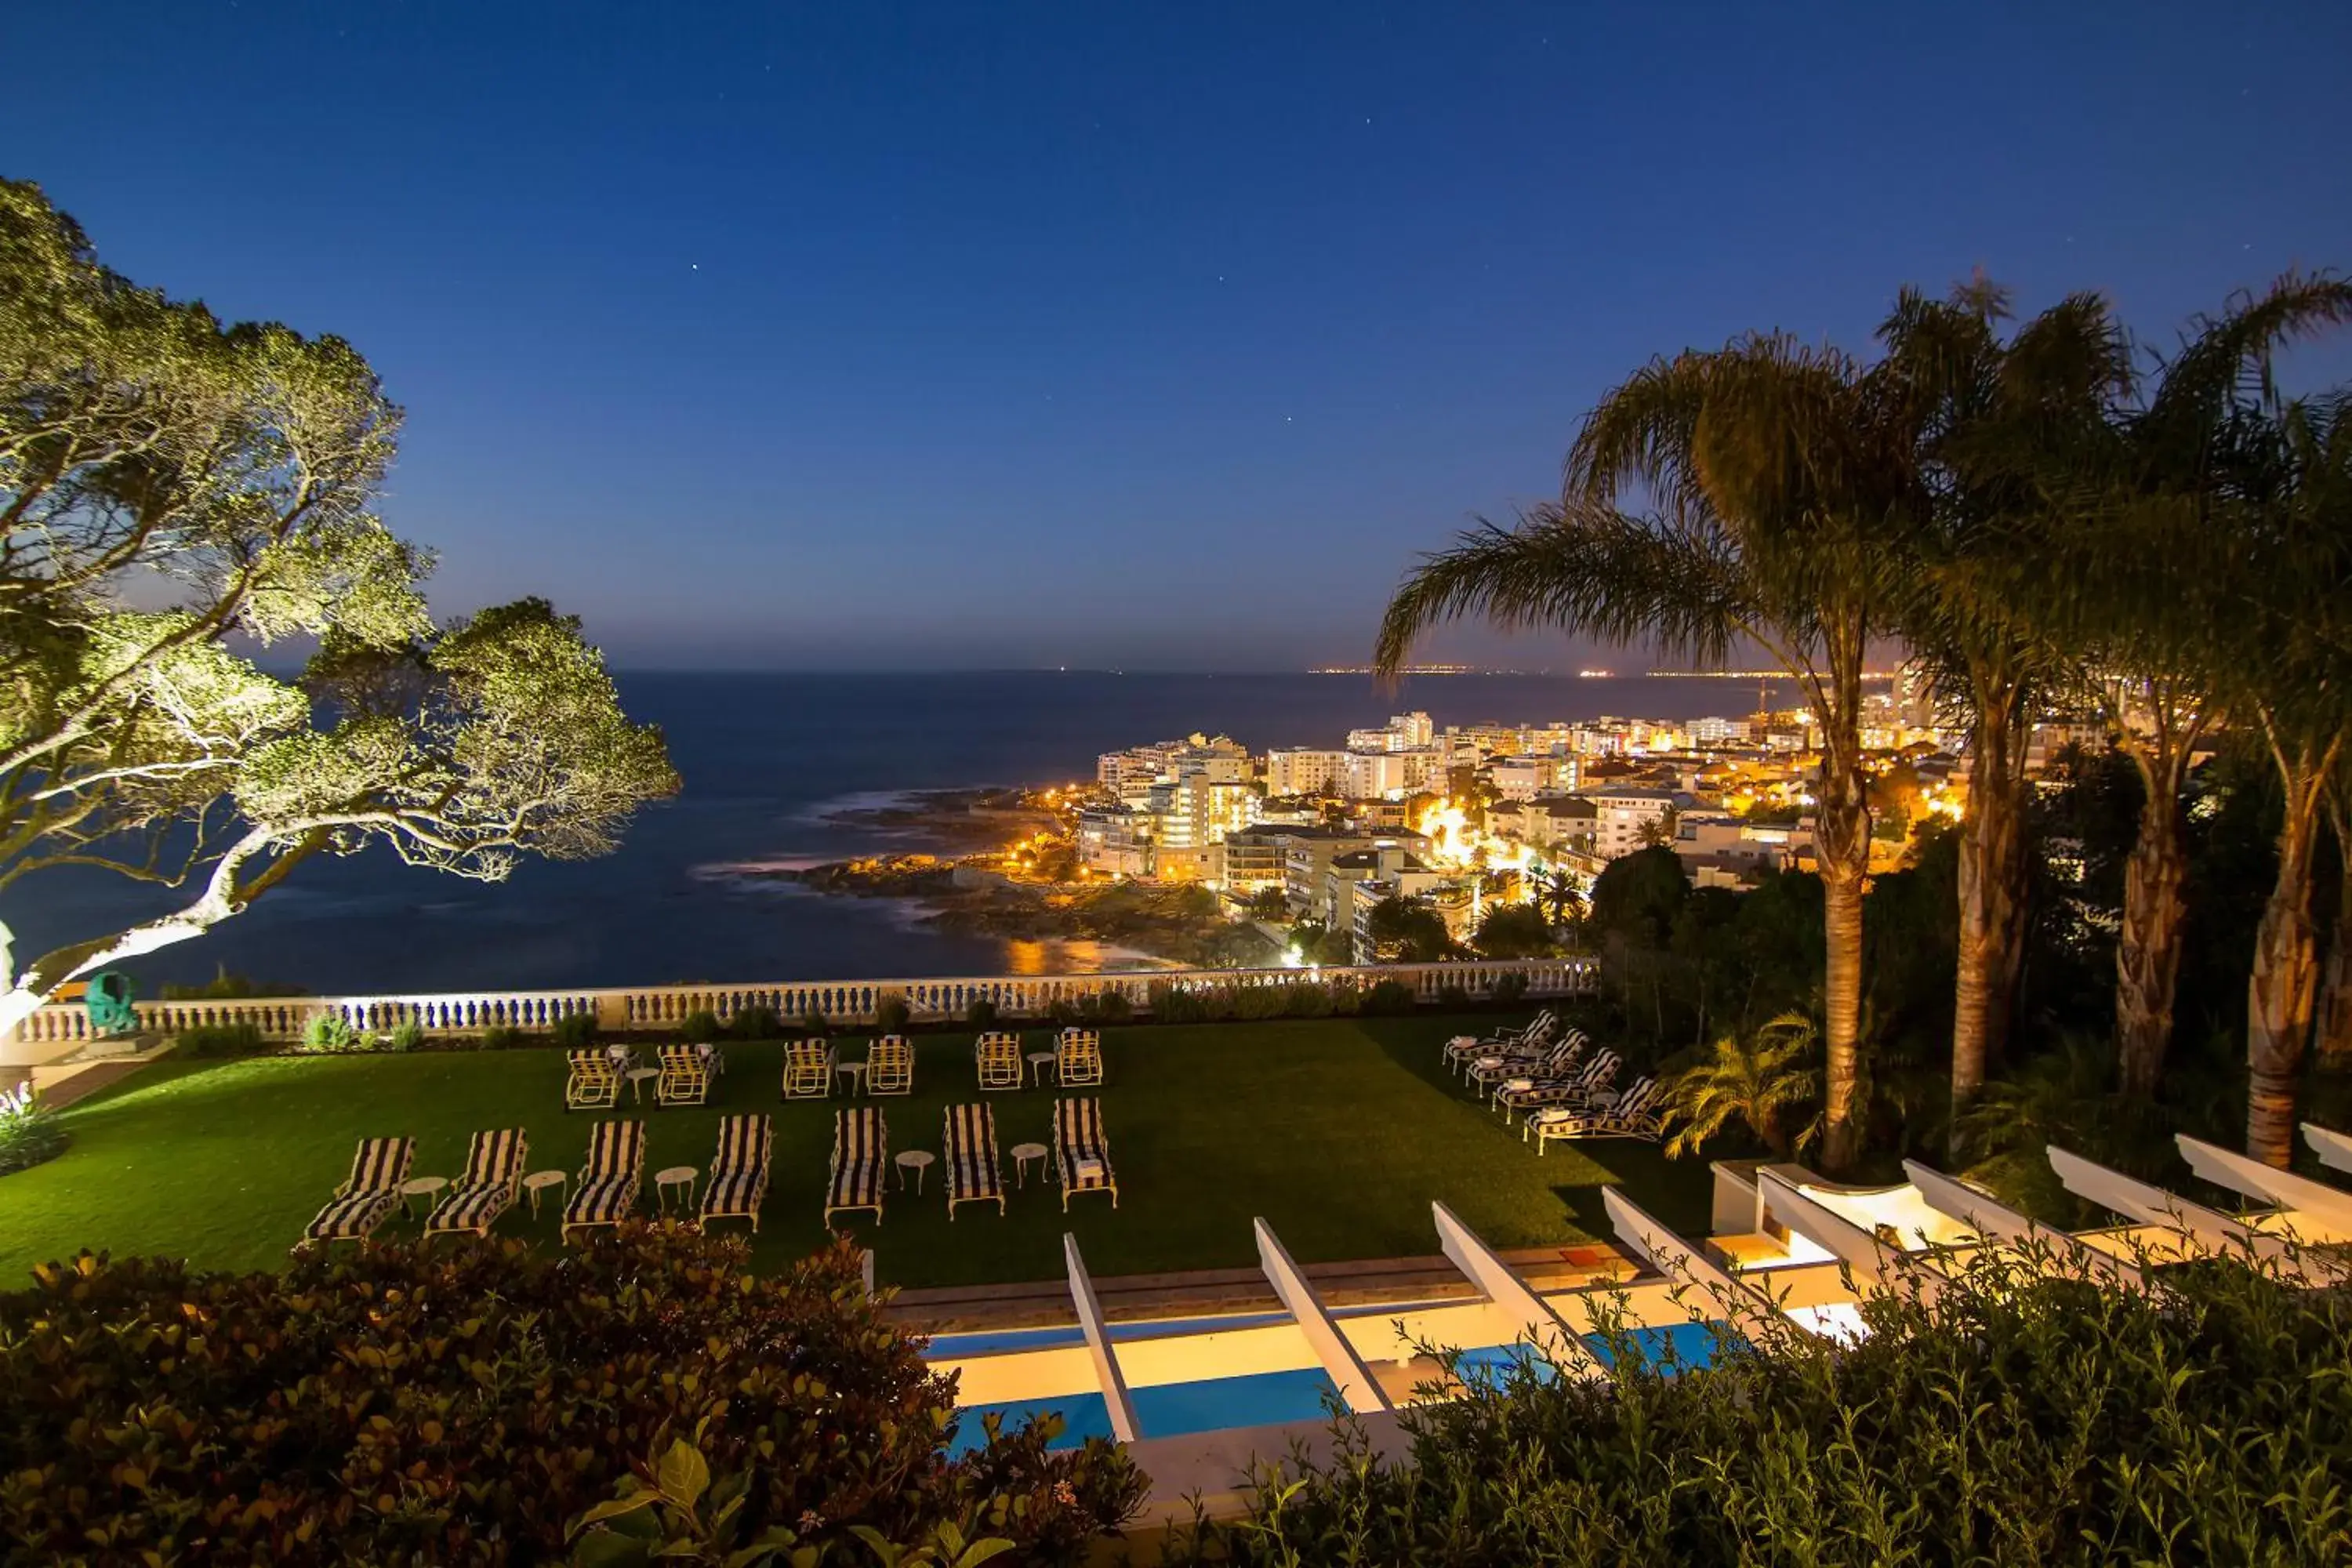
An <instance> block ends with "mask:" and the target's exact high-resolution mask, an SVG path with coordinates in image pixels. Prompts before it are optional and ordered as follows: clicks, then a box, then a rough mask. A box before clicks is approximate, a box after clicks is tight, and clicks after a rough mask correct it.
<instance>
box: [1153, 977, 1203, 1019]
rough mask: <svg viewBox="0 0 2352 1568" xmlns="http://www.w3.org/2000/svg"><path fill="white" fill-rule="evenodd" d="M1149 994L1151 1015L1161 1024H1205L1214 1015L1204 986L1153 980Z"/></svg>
mask: <svg viewBox="0 0 2352 1568" xmlns="http://www.w3.org/2000/svg"><path fill="white" fill-rule="evenodd" d="M1149 994H1150V997H1151V1016H1152V1019H1153V1020H1154V1021H1155V1022H1157V1023H1161V1024H1205V1023H1207V1022H1208V1021H1209V1020H1210V1019H1211V1018H1212V1017H1213V1016H1215V1014H1214V1012H1213V1009H1212V1008H1211V1006H1210V1005H1209V994H1208V992H1207V990H1206V989H1205V988H1202V987H1197V986H1191V985H1179V984H1176V983H1175V982H1174V981H1171V980H1155V981H1153V982H1152V983H1151V989H1150V993H1149Z"/></svg>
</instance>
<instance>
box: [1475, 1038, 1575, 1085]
mask: <svg viewBox="0 0 2352 1568" xmlns="http://www.w3.org/2000/svg"><path fill="white" fill-rule="evenodd" d="M1591 1044H1592V1042H1591V1040H1590V1039H1588V1038H1587V1037H1585V1033H1584V1031H1583V1030H1581V1029H1570V1031H1569V1032H1568V1033H1567V1034H1566V1035H1564V1036H1563V1037H1560V1038H1559V1039H1557V1040H1555V1041H1553V1042H1552V1043H1551V1044H1550V1045H1549V1046H1547V1047H1544V1048H1543V1049H1542V1050H1541V1051H1539V1052H1538V1053H1537V1054H1535V1055H1533V1056H1508V1057H1480V1058H1478V1059H1477V1060H1476V1061H1474V1062H1472V1063H1471V1064H1470V1070H1469V1071H1468V1072H1466V1073H1465V1074H1464V1075H1463V1078H1464V1080H1465V1081H1466V1082H1467V1083H1469V1084H1470V1085H1471V1086H1472V1087H1473V1088H1475V1089H1477V1091H1478V1098H1479V1099H1481V1100H1485V1099H1486V1098H1488V1097H1489V1096H1491V1095H1492V1094H1493V1093H1494V1092H1495V1090H1496V1089H1498V1088H1500V1087H1501V1086H1503V1085H1504V1084H1507V1083H1508V1082H1510V1081H1511V1080H1512V1079H1533V1080H1534V1081H1535V1082H1537V1083H1549V1082H1551V1081H1552V1080H1554V1079H1563V1078H1566V1077H1568V1076H1569V1075H1570V1073H1573V1072H1574V1071H1575V1070H1576V1069H1577V1068H1579V1067H1580V1066H1581V1065H1583V1061H1584V1052H1585V1048H1586V1047H1589V1046H1591Z"/></svg>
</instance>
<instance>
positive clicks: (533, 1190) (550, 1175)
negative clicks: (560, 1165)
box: [522, 1171, 571, 1219]
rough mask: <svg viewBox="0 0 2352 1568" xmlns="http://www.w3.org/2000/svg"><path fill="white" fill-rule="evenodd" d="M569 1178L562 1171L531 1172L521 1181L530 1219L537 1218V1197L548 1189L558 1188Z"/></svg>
mask: <svg viewBox="0 0 2352 1568" xmlns="http://www.w3.org/2000/svg"><path fill="white" fill-rule="evenodd" d="M570 1179H571V1178H570V1177H569V1176H567V1175H566V1174H565V1173H563V1172H562V1171H533V1172H532V1173H530V1175H528V1176H525V1177H524V1178H523V1179H522V1191H523V1196H525V1197H527V1198H529V1199H530V1217H531V1218H533V1219H537V1218H538V1217H539V1195H540V1194H541V1193H543V1192H545V1191H547V1189H548V1188H550V1187H560V1186H562V1184H564V1183H565V1182H566V1181H568V1180H570Z"/></svg>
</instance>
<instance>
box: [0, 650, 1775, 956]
mask: <svg viewBox="0 0 2352 1568" xmlns="http://www.w3.org/2000/svg"><path fill="white" fill-rule="evenodd" d="M618 679H619V682H620V685H621V689H622V695H623V700H624V702H625V705H626V706H627V708H628V710H629V712H630V713H631V714H632V715H633V716H635V717H636V718H639V719H643V720H649V721H653V722H656V723H658V724H660V725H661V726H662V727H663V729H664V731H666V733H667V736H668V740H669V745H670V753H671V757H672V759H673V761H674V762H675V763H676V764H677V769H678V772H679V773H680V774H681V775H682V776H683V778H684V780H685V788H684V791H683V792H682V793H681V794H680V795H679V796H678V797H677V799H676V800H673V801H670V802H667V803H665V804H663V805H657V806H655V807H653V808H651V809H650V810H647V811H646V812H645V813H643V814H641V815H640V816H639V817H638V818H637V820H636V821H635V823H634V824H632V825H631V826H630V828H629V830H628V833H627V837H626V839H625V842H624V844H623V845H622V847H621V848H620V850H619V851H618V852H617V853H615V854H614V855H611V856H608V857H606V858H604V859H600V860H592V861H576V862H549V861H541V860H532V859H526V860H525V861H524V862H523V863H522V865H521V866H520V867H519V868H517V870H516V871H515V873H514V875H513V877H512V878H511V879H509V880H508V881H506V882H504V883H499V884H483V883H478V882H470V881H467V880H464V879H458V878H454V877H448V876H444V875H440V874H437V873H435V872H431V871H424V870H416V869H413V868H408V867H404V866H403V865H401V864H400V863H399V862H398V861H397V860H395V859H394V858H393V856H392V855H391V854H390V853H389V852H388V851H385V850H383V849H380V848H378V849H370V850H368V851H366V852H365V853H363V854H361V855H358V856H354V857H352V858H348V859H321V860H316V861H313V862H311V863H310V864H308V865H306V866H304V867H302V868H299V870H297V871H296V872H295V873H294V874H293V876H292V877H291V878H289V880H288V881H287V882H286V883H285V884H284V885H282V886H280V887H279V888H278V889H275V890H273V891H271V892H270V893H268V895H266V896H265V897H263V898H262V899H260V900H257V901H256V902H255V904H254V906H253V907H252V909H250V910H247V912H246V913H244V914H242V915H239V916H237V917H236V918H235V919H233V920H231V921H228V922H226V924H224V925H222V926H220V927H217V928H216V929H215V931H213V932H212V933H211V934H210V935H207V936H205V937H202V938H199V939H197V940H196V941H194V942H185V943H183V944H181V945H179V946H177V947H173V948H170V949H167V950H165V951H163V952H156V953H152V954H150V955H148V956H146V957H144V958H142V959H139V960H137V961H135V962H133V963H130V964H128V965H126V966H125V967H126V968H127V969H128V970H129V972H130V973H131V976H132V978H133V980H134V982H135V983H136V984H137V985H138V988H139V993H140V994H142V995H143V996H152V995H154V994H157V991H158V989H159V988H160V986H161V985H162V984H164V983H166V982H192V981H202V980H206V979H209V978H210V977H211V976H212V975H213V974H214V973H215V971H216V970H218V969H221V968H226V969H228V970H229V971H232V972H234V973H243V974H247V975H250V976H253V977H256V978H262V979H268V980H275V981H285V982H290V983H292V984H298V985H299V986H301V987H303V988H304V989H306V990H309V991H310V992H313V993H316V994H329V995H334V994H365V993H371V992H414V991H457V990H475V989H497V990H509V989H526V988H531V987H538V986H557V985H625V984H627V985H644V984H677V983H687V982H702V981H712V982H757V981H785V980H817V979H857V978H873V977H881V976H888V975H908V976H913V975H925V974H996V973H1061V972H1072V971H1083V970H1089V969H1094V968H1099V967H1118V966H1121V964H1122V963H1124V962H1125V960H1124V958H1123V956H1122V955H1120V954H1118V953H1117V952H1103V951H1100V950H1098V949H1097V948H1095V947H1094V945H1093V944H1090V943H1085V942H1072V943H1057V942H1007V941H1003V940H999V939H994V938H986V937H971V936H950V935H946V934H943V933H940V932H938V931H932V930H929V929H928V928H926V927H924V926H923V925H921V924H919V921H918V917H919V913H920V911H919V910H917V909H914V908H912V907H910V906H908V904H906V903H904V902H901V901H898V900H863V899H849V898H835V897H825V896H821V895H818V894H813V893H808V892H803V891H802V890H800V889H797V888H796V887H794V886H793V885H792V884H789V883H784V882H780V881H776V880H773V879H761V878H759V877H756V876H753V875H751V874H749V873H751V871H753V870H756V869H757V868H761V867H763V866H765V867H775V866H787V865H798V864H806V863H808V862H811V861H815V860H824V859H838V858H843V857H845V856H848V855H852V854H857V853H871V852H875V851H877V850H884V849H889V848H899V849H911V848H919V847H922V846H921V845H919V844H917V843H912V842H908V841H907V840H905V839H903V838H902V839H895V840H894V839H888V838H886V837H881V836H879V835H877V833H875V832H873V831H872V830H868V829H860V828H857V827H855V826H847V825H844V824H842V823H839V822H835V821H833V820H830V817H831V814H833V813H835V812H837V811H839V810H841V809H842V808H844V807H845V806H854V805H859V804H871V803H873V802H876V801H879V800H884V799H887V798H888V797H890V796H891V795H896V794H898V792H901V791H907V790H922V789H942V788H951V787H958V786H966V785H984V784H1050V783H1056V782H1065V781H1068V780H1074V779H1091V778H1092V777H1093V776H1094V760H1095V757H1096V756H1097V754H1098V753H1100V752H1107V751H1113V750H1117V749H1118V748H1120V747H1123V746H1131V745H1140V744H1142V743H1144V742H1150V741H1158V740H1164V739H1169V738H1171V737H1176V736H1181V735H1185V734H1189V733H1191V732H1192V731H1204V732H1207V733H1212V734H1214V733H1218V732H1223V733H1224V734H1228V735H1231V736H1233V737H1234V739H1236V740H1238V741H1241V742H1244V743H1246V744H1247V745H1248V746H1249V747H1250V748H1251V749H1252V750H1253V751H1259V750H1263V749H1265V747H1267V746H1272V745H1328V746H1338V745H1339V744H1341V743H1342V742H1343V741H1344V738H1345V735H1346V732H1347V731H1349V730H1350V729H1353V728H1359V727H1364V726H1370V725H1377V724H1380V723H1381V722H1382V721H1385V719H1386V718H1387V717H1388V715H1390V714H1391V713H1398V712H1404V711H1407V710H1413V709H1421V710H1427V711H1428V712H1429V713H1430V714H1431V715H1432V716H1433V718H1434V719H1435V721H1437V723H1438V724H1439V726H1440V727H1441V728H1442V727H1443V726H1444V725H1445V724H1448V723H1470V722H1474V721H1489V720H1495V721H1504V722H1512V723H1517V722H1528V723H1535V722H1544V721H1551V720H1556V719H1583V718H1593V717H1598V716H1600V715H1602V714H1617V715H1623V716H1628V717H1643V718H1695V717H1699V716H1703V715H1706V714H1712V713H1723V714H1741V713H1748V712H1750V711H1753V710H1754V708H1755V706H1756V697H1757V688H1756V685H1755V683H1754V682H1753V681H1748V680H1737V679H1713V678H1709V679H1654V678H1644V677H1616V678H1612V679H1575V678H1549V677H1534V676H1445V677H1424V678H1421V679H1413V680H1410V681H1408V682H1407V683H1406V684H1405V686H1404V688H1403V689H1402V691H1401V692H1397V693H1392V694H1391V693H1384V692H1382V691H1381V689H1379V688H1377V687H1376V686H1375V685H1374V683H1373V682H1372V681H1371V679H1370V678H1369V677H1365V676H1347V675H1303V674H1300V675H1259V676H1223V675H1221V676H1202V675H1118V674H1108V673H1100V672H1080V671H1070V672H1066V673H1063V672H1055V671H999V672H982V673H956V674H920V675H901V674H890V675H882V674H875V675H838V674H677V673H659V674H656V673H644V672H640V673H623V674H621V675H620V676H619V677H618ZM1785 689H1786V683H1785V682H1784V683H1782V691H1783V693H1784V695H1783V696H1782V698H1781V700H1783V701H1785V700H1787V699H1786V697H1785ZM157 906H158V898H157V895H156V892H155V890H154V889H148V888H144V887H142V886H140V885H138V884H135V883H129V882H125V881H122V880H120V879H113V878H110V877H106V876H104V875H102V874H98V873H89V872H84V871H80V870H78V869H77V870H64V871H56V872H50V873H47V874H44V875H37V876H34V877H31V878H28V879H26V880H25V881H24V882H21V883H19V884H18V885H17V886H16V888H15V889H11V890H10V891H9V893H8V894H7V895H6V896H5V899H0V917H5V919H6V921H8V922H9V924H10V926H11V927H12V928H13V929H14V931H15V932H16V952H17V953H18V954H19V955H20V956H25V955H30V954H34V953H37V952H42V951H44V950H45V949H46V948H47V947H48V946H50V945H53V944H54V943H56V942H64V941H71V940H74V939H76V938H79V937H83V936H87V935H89V934H92V933H93V932H95V931H100V930H102V929H105V924H106V922H108V921H118V922H119V921H123V920H126V919H129V918H135V917H136V916H137V915H138V914H140V913H141V912H142V911H145V910H152V909H154V908H156V907H157Z"/></svg>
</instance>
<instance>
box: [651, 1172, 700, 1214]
mask: <svg viewBox="0 0 2352 1568" xmlns="http://www.w3.org/2000/svg"><path fill="white" fill-rule="evenodd" d="M700 1174H702V1171H701V1168H700V1167H699V1166H696V1165H672V1166H670V1167H669V1168H668V1169H667V1170H665V1171H656V1172H655V1173H654V1201H655V1202H656V1204H658V1205H661V1212H662V1213H664V1214H667V1213H669V1190H670V1189H671V1188H672V1187H684V1188H685V1189H686V1202H685V1205H684V1206H685V1207H687V1208H689V1209H690V1208H692V1207H693V1206H694V1179H695V1178H696V1177H697V1176H699V1175H700Z"/></svg>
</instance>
